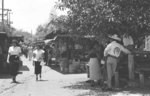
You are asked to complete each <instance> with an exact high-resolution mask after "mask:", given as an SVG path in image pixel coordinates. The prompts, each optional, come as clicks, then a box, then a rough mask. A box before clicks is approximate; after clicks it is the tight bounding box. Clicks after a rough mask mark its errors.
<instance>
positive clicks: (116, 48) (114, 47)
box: [104, 41, 130, 57]
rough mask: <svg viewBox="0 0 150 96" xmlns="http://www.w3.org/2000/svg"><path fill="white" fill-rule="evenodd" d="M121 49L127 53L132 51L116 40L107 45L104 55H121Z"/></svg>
mask: <svg viewBox="0 0 150 96" xmlns="http://www.w3.org/2000/svg"><path fill="white" fill-rule="evenodd" d="M121 51H123V52H124V53H126V54H128V53H130V51H129V50H127V49H126V48H124V47H123V46H122V45H121V44H119V43H117V42H116V41H113V42H111V43H110V44H108V45H107V47H106V48H105V50H104V56H107V55H111V56H115V57H119V56H120V53H121Z"/></svg>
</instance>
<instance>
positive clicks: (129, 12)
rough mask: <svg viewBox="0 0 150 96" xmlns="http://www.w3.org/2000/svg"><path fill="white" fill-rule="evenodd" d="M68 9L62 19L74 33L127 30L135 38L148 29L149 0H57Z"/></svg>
mask: <svg viewBox="0 0 150 96" xmlns="http://www.w3.org/2000/svg"><path fill="white" fill-rule="evenodd" d="M59 1H60V3H59V4H58V5H57V6H58V8H59V9H69V11H68V20H67V22H66V23H68V25H69V26H70V28H71V29H72V30H74V32H77V33H78V34H94V35H101V34H106V35H108V34H114V33H116V34H119V35H122V34H124V33H129V34H131V35H132V36H134V37H136V38H138V37H140V36H142V35H145V34H146V33H148V32H149V30H150V1H149V0H59Z"/></svg>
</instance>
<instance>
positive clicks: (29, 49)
mask: <svg viewBox="0 0 150 96" xmlns="http://www.w3.org/2000/svg"><path fill="white" fill-rule="evenodd" d="M32 55H33V47H32V45H29V47H28V58H29V61H31V60H32Z"/></svg>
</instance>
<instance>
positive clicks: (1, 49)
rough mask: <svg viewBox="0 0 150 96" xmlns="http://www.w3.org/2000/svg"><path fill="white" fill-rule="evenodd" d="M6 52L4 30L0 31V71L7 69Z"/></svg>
mask: <svg viewBox="0 0 150 96" xmlns="http://www.w3.org/2000/svg"><path fill="white" fill-rule="evenodd" d="M7 52H8V37H7V34H6V32H0V72H6V71H8V70H7V69H6V68H7V64H6V60H7Z"/></svg>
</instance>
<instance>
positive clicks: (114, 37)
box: [109, 34, 121, 41]
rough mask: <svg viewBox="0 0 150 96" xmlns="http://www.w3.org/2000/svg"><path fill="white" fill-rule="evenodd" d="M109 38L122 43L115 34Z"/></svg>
mask: <svg viewBox="0 0 150 96" xmlns="http://www.w3.org/2000/svg"><path fill="white" fill-rule="evenodd" d="M109 38H111V39H113V40H117V41H121V39H120V38H119V37H118V35H117V34H114V35H112V36H109Z"/></svg>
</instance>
